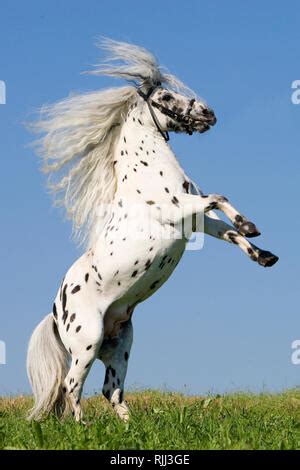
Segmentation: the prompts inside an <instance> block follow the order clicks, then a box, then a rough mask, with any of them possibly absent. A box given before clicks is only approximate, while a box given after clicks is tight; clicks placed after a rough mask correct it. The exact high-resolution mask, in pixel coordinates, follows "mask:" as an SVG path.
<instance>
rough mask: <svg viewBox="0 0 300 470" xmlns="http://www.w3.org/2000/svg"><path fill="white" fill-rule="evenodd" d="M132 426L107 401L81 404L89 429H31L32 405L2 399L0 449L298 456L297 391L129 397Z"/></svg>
mask: <svg viewBox="0 0 300 470" xmlns="http://www.w3.org/2000/svg"><path fill="white" fill-rule="evenodd" d="M127 401H128V403H129V405H130V408H131V411H132V418H131V421H130V423H129V424H124V423H122V422H120V421H119V420H118V419H117V417H115V416H114V414H113V412H112V410H111V409H110V407H108V406H107V404H106V403H105V401H104V399H103V398H102V397H93V398H89V399H87V400H84V403H83V406H84V411H85V418H86V420H87V421H91V424H89V425H87V426H84V425H81V424H76V423H74V422H73V420H72V418H67V419H66V420H65V421H64V422H63V423H61V422H59V421H58V420H57V419H55V417H50V418H48V419H47V420H45V421H43V422H42V423H40V424H39V423H35V422H33V423H28V422H27V421H26V419H25V415H26V412H27V411H28V409H29V408H30V406H31V404H32V402H31V399H30V398H28V397H18V398H0V449H12V448H13V449H112V450H114V449H120V450H121V449H300V391H299V390H292V391H287V392H285V393H283V394H279V395H269V394H261V395H249V394H234V395H225V396H217V397H208V398H201V397H186V396H182V395H179V394H171V393H161V392H153V391H145V392H140V393H132V394H128V395H127Z"/></svg>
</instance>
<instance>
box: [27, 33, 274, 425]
mask: <svg viewBox="0 0 300 470" xmlns="http://www.w3.org/2000/svg"><path fill="white" fill-rule="evenodd" d="M102 46H103V47H104V49H106V50H107V51H109V53H110V56H109V59H108V60H107V61H106V62H105V64H104V65H98V66H96V68H95V70H94V71H93V72H92V73H94V74H102V75H110V76H113V77H117V78H124V79H126V80H127V81H129V82H130V84H129V85H128V86H126V87H121V88H112V89H109V90H106V91H100V92H92V93H87V94H84V95H77V96H76V95H75V96H71V97H69V98H67V99H65V100H63V101H61V102H59V103H57V104H55V105H53V106H52V107H48V108H44V109H43V110H42V118H41V120H40V121H39V122H38V123H37V129H38V131H39V132H41V133H42V134H43V136H42V138H41V139H40V141H39V143H40V150H41V152H42V155H43V159H44V169H45V171H46V172H49V173H50V174H51V175H53V176H56V179H55V180H54V181H53V180H51V183H50V186H51V188H52V190H53V192H54V193H55V194H56V195H57V196H58V197H57V200H58V201H59V202H61V203H62V204H63V205H64V206H65V208H66V210H67V213H68V215H69V216H70V218H71V219H72V220H73V223H74V229H75V231H76V232H77V233H79V235H80V236H81V237H82V239H83V240H84V241H85V242H86V246H87V250H86V251H85V253H84V254H83V255H82V256H81V257H80V258H79V259H78V260H77V261H75V263H74V264H73V265H72V266H71V268H70V269H69V271H68V272H67V274H66V275H65V277H64V279H63V281H62V283H61V286H60V288H59V290H58V293H57V296H56V298H55V300H54V303H53V309H52V312H51V313H50V314H49V315H47V316H46V317H45V318H44V319H43V320H42V322H41V323H40V324H39V325H38V326H37V328H36V329H35V331H34V332H33V334H32V337H31V339H30V343H29V348H28V357H27V369H28V375H29V379H30V382H31V385H32V389H33V393H34V396H35V405H34V408H33V410H32V413H31V418H34V419H40V418H41V417H43V416H45V415H47V414H49V413H50V412H55V413H56V414H57V415H62V414H63V413H66V411H67V410H68V409H70V408H71V410H72V413H73V415H74V416H75V419H76V421H80V420H81V417H82V411H81V407H80V398H81V394H82V388H83V385H84V382H85V379H86V377H87V375H88V373H89V370H90V368H91V367H92V364H93V362H94V360H95V359H97V358H98V359H100V360H101V361H102V362H103V363H104V365H105V367H106V373H105V379H104V385H103V394H104V396H105V397H106V398H107V400H109V401H110V403H111V404H112V405H113V407H114V409H115V411H116V412H117V414H118V415H119V416H120V418H122V419H124V420H126V419H128V417H129V411H128V407H127V405H126V402H125V401H124V393H123V392H124V381H125V376H126V371H127V365H128V360H129V355H130V348H131V344H132V336H133V335H132V323H131V317H132V314H133V311H134V309H135V307H136V306H137V305H138V304H139V303H141V302H142V301H143V300H145V299H147V298H148V297H149V296H151V295H152V294H154V292H156V291H157V290H158V289H159V288H160V287H161V285H162V284H163V283H164V282H166V280H167V279H168V278H169V276H170V275H171V274H172V272H173V270H174V269H175V267H176V265H177V263H178V262H179V260H180V259H181V257H182V255H183V252H184V250H185V246H186V243H187V241H188V239H189V237H190V235H191V234H192V232H193V231H197V230H203V224H201V223H199V220H200V221H201V216H203V220H204V232H205V233H207V234H209V235H212V236H214V237H216V238H219V239H222V240H225V241H227V242H230V243H234V244H236V245H237V246H238V247H239V248H240V249H241V250H242V251H244V253H246V255H247V256H248V257H249V258H250V259H252V260H253V261H255V262H257V263H259V264H260V265H261V266H272V265H273V264H275V263H276V262H277V260H278V258H277V257H276V256H274V255H272V254H271V253H270V252H267V251H263V250H261V249H259V248H257V247H256V246H255V245H253V244H251V243H250V242H249V241H248V240H247V239H246V238H245V237H255V236H257V235H259V231H258V230H257V228H256V227H255V225H254V224H253V223H252V222H249V221H248V220H247V219H246V218H245V217H244V216H243V215H241V214H240V213H239V212H238V211H237V210H236V209H235V208H234V207H233V206H232V205H231V204H230V202H229V201H228V200H227V199H226V198H225V197H224V196H220V195H218V194H209V195H204V194H203V193H202V192H201V191H200V190H197V188H195V185H194V184H193V183H192V181H191V180H190V178H188V177H187V175H186V174H185V172H184V170H183V169H182V168H181V167H180V165H179V163H178V161H177V159H176V157H175V155H174V153H173V152H172V150H171V148H170V146H169V144H168V143H167V141H168V139H169V136H168V132H169V131H175V132H184V133H188V134H192V133H193V132H199V133H202V132H205V131H207V130H208V129H209V128H210V127H211V126H213V125H214V124H215V123H216V118H215V115H214V113H213V111H212V110H211V109H210V108H209V107H208V106H207V105H206V104H205V103H204V102H202V101H200V100H199V99H197V98H196V97H195V96H194V95H193V94H192V92H191V91H190V90H189V89H188V88H187V87H185V86H184V85H183V84H182V83H181V82H180V81H179V80H178V79H177V78H175V77H174V76H172V75H169V74H166V73H163V72H162V70H161V69H160V67H159V65H158V64H157V62H156V60H155V58H154V57H153V55H152V54H150V53H149V52H148V51H146V50H144V49H143V48H140V47H137V46H134V45H131V44H127V43H123V42H116V41H112V40H104V42H103V43H102ZM214 210H219V211H222V212H223V213H224V214H225V215H226V216H227V218H228V219H229V220H230V221H231V223H232V225H228V224H227V223H225V222H223V221H222V220H220V219H219V218H218V217H217V215H216V214H215V212H214Z"/></svg>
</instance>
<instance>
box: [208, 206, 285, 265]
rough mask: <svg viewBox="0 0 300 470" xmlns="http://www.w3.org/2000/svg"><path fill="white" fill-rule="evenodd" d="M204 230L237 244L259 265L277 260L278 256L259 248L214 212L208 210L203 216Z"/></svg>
mask: <svg viewBox="0 0 300 470" xmlns="http://www.w3.org/2000/svg"><path fill="white" fill-rule="evenodd" d="M204 232H205V233H206V234H208V235H211V236H212V237H215V238H219V239H220V240H224V241H226V242H229V243H234V244H235V245H237V246H238V247H239V248H240V249H241V250H242V251H243V252H244V253H245V254H246V255H247V256H248V257H249V258H250V259H251V260H253V261H255V262H257V263H258V264H260V265H261V266H264V267H271V266H273V265H274V264H275V263H277V261H278V256H276V255H273V254H272V253H271V252H269V251H265V250H261V249H260V248H258V247H257V246H255V245H253V244H252V243H250V242H249V241H248V240H246V239H245V238H244V237H243V236H242V235H240V234H239V233H238V232H237V231H236V230H234V229H233V227H231V226H230V225H228V224H227V223H226V222H224V221H223V220H221V219H219V217H218V216H217V215H216V214H215V213H214V212H210V213H209V214H205V216H204Z"/></svg>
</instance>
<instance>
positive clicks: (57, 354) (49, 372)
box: [27, 313, 69, 420]
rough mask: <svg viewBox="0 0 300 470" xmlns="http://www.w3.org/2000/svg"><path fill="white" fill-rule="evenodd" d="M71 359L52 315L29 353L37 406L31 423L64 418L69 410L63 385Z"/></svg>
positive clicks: (34, 337)
mask: <svg viewBox="0 0 300 470" xmlns="http://www.w3.org/2000/svg"><path fill="white" fill-rule="evenodd" d="M68 362H69V355H68V352H67V350H66V348H65V347H64V345H63V343H62V341H61V339H60V337H59V333H58V330H57V326H56V324H55V322H54V319H53V316H52V314H51V313H50V314H49V315H47V316H46V317H45V318H44V319H43V320H42V321H41V323H40V324H39V325H38V326H37V327H36V328H35V330H34V332H33V333H32V336H31V338H30V341H29V346H28V352H27V374H28V378H29V381H30V384H31V387H32V390H33V395H34V406H33V408H32V410H31V412H30V415H29V417H28V419H35V420H39V419H41V418H42V417H44V416H47V415H49V413H51V412H53V413H55V414H56V415H57V416H58V417H61V416H62V415H63V414H65V413H66V411H67V410H68V409H69V400H68V398H67V396H66V393H65V392H64V387H63V382H64V379H65V377H66V375H67V373H68V370H69V364H68Z"/></svg>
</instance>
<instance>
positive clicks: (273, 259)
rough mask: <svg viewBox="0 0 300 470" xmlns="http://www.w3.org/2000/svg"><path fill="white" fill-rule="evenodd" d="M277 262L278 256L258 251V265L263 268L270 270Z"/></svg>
mask: <svg viewBox="0 0 300 470" xmlns="http://www.w3.org/2000/svg"><path fill="white" fill-rule="evenodd" d="M278 260H279V258H278V256H275V255H273V254H272V253H270V251H260V253H259V257H258V259H257V261H258V264H260V265H261V266H264V267H265V268H270V267H271V266H273V265H274V264H275V263H277V261H278Z"/></svg>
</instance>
